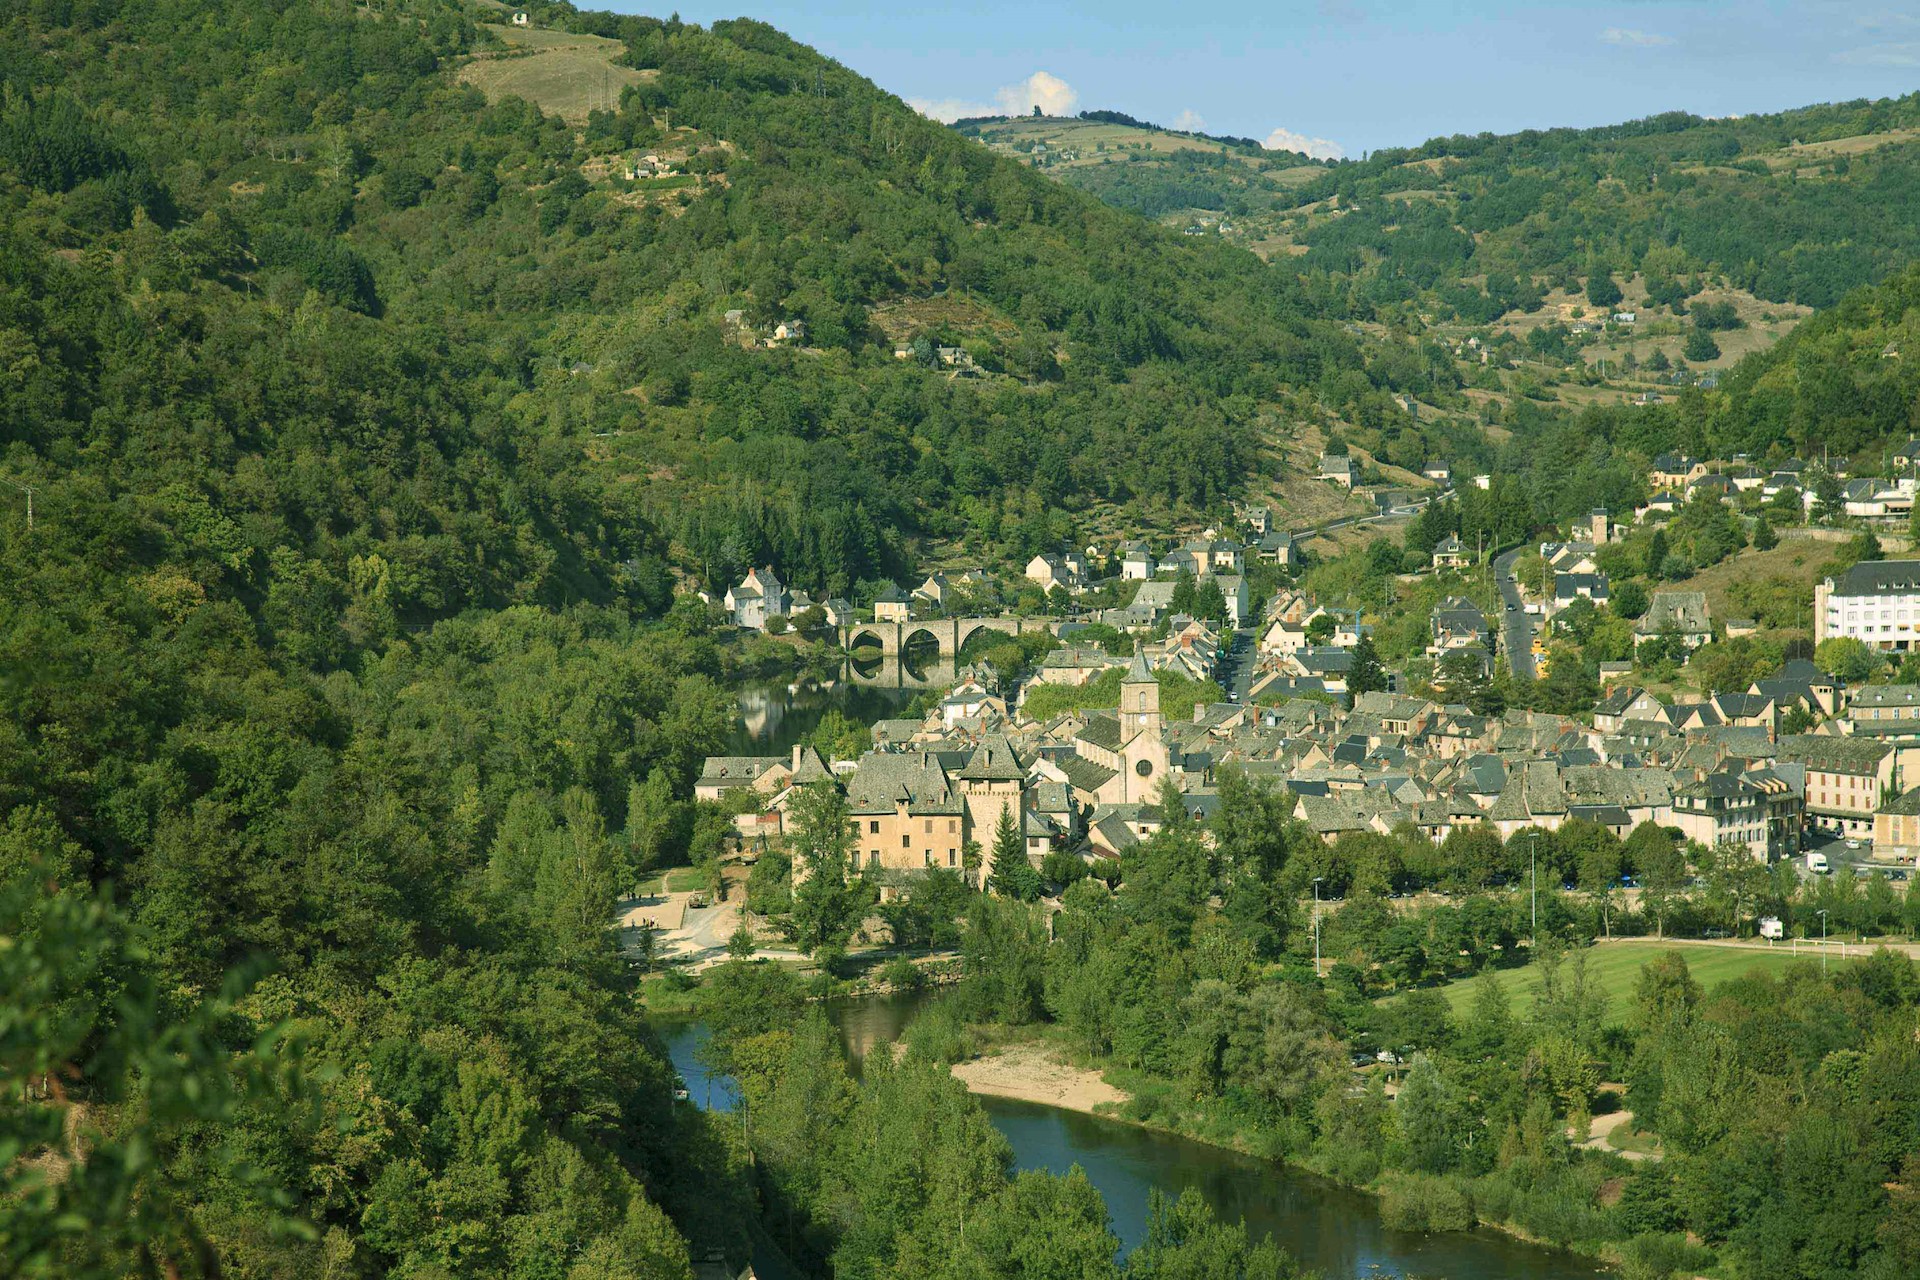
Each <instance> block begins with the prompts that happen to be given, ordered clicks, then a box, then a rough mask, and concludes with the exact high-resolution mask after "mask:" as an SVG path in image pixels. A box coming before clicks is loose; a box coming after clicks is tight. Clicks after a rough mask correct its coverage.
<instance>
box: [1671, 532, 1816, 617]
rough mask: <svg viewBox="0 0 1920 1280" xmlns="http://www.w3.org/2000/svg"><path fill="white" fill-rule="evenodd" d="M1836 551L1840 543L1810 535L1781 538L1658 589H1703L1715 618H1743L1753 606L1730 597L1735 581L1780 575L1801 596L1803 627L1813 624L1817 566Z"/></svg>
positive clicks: (1763, 579) (1759, 580)
mask: <svg viewBox="0 0 1920 1280" xmlns="http://www.w3.org/2000/svg"><path fill="white" fill-rule="evenodd" d="M1840 551H1841V547H1840V545H1839V544H1836V543H1832V542H1821V541H1816V540H1814V539H1812V538H1782V539H1781V540H1780V543H1779V545H1778V546H1776V547H1774V548H1773V549H1772V550H1770V551H1755V550H1754V549H1753V548H1752V547H1748V548H1747V549H1746V550H1744V551H1742V552H1740V553H1739V554H1737V555H1733V556H1729V557H1728V558H1727V559H1725V560H1722V561H1721V562H1720V563H1719V564H1716V565H1710V566H1708V567H1707V568H1705V569H1702V570H1701V571H1700V572H1699V573H1696V574H1694V575H1693V576H1692V577H1690V578H1685V579H1682V580H1681V581H1679V582H1675V583H1672V584H1671V585H1668V584H1662V585H1661V590H1663V591H1668V590H1672V591H1704V592H1706V593H1707V608H1708V609H1709V610H1711V611H1712V613H1713V616H1714V618H1715V619H1716V620H1720V619H1726V618H1747V617H1752V616H1753V610H1752V609H1751V608H1750V607H1748V606H1746V605H1742V604H1741V603H1740V601H1739V600H1736V599H1735V598H1734V587H1735V585H1736V584H1738V583H1756V584H1765V583H1770V582H1772V581H1773V580H1774V579H1781V580H1783V581H1784V582H1787V583H1789V584H1791V585H1792V587H1793V590H1794V593H1795V597H1796V599H1799V600H1802V601H1803V603H1804V605H1805V608H1804V610H1803V611H1802V612H1801V614H1800V618H1799V625H1800V627H1801V628H1802V629H1805V628H1808V627H1811V626H1812V625H1813V584H1814V583H1815V582H1816V581H1818V580H1819V577H1820V568H1821V566H1822V565H1825V564H1826V563H1828V562H1829V561H1831V560H1832V559H1833V558H1834V557H1835V556H1837V555H1839V554H1840ZM1743 598H1744V597H1743Z"/></svg>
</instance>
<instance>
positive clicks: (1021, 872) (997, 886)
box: [989, 804, 1045, 902]
mask: <svg viewBox="0 0 1920 1280" xmlns="http://www.w3.org/2000/svg"><path fill="white" fill-rule="evenodd" d="M989 887H990V888H991V889H992V890H993V891H994V892H995V893H1002V894H1005V895H1007V896H1008V897H1011V898H1018V899H1020V901H1022V902H1032V901H1033V900H1034V899H1036V898H1038V897H1039V896H1040V893H1041V890H1042V889H1043V888H1044V887H1045V886H1044V885H1042V884H1041V882H1040V873H1039V872H1037V871H1035V870H1034V869H1033V864H1032V863H1031V862H1029V861H1028V860H1027V842H1026V838H1025V837H1024V836H1022V835H1021V833H1020V824H1019V820H1018V819H1016V818H1015V817H1014V816H1013V806H1012V805H1010V804H1003V805H1001V806H1000V821H999V823H998V825H996V826H995V827H994V831H993V877H992V883H991V884H990V886H989Z"/></svg>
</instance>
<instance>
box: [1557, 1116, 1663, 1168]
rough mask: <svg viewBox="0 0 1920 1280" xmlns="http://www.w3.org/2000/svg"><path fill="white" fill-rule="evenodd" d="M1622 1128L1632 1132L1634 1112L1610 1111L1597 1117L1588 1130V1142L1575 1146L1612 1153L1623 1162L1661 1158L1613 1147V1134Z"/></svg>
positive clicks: (1643, 1152) (1656, 1155)
mask: <svg viewBox="0 0 1920 1280" xmlns="http://www.w3.org/2000/svg"><path fill="white" fill-rule="evenodd" d="M1622 1126H1625V1127H1626V1129H1627V1130H1628V1131H1629V1132H1631V1131H1632V1129H1633V1112H1631V1111H1610V1112H1608V1113H1607V1114H1606V1115H1604V1116H1595V1117H1594V1118H1593V1123H1592V1126H1591V1127H1590V1128H1588V1130H1587V1140H1586V1141H1585V1142H1580V1143H1576V1144H1575V1145H1576V1146H1580V1147H1585V1148H1587V1149H1588V1150H1590V1151H1611V1152H1613V1154H1615V1155H1617V1156H1619V1157H1620V1158H1621V1159H1623V1160H1631V1161H1635V1162H1638V1161H1641V1160H1658V1159H1659V1158H1660V1157H1659V1155H1658V1154H1657V1153H1655V1152H1651V1151H1622V1150H1620V1149H1619V1148H1617V1147H1615V1146H1614V1145H1613V1132H1614V1130H1616V1129H1619V1128H1621V1127H1622Z"/></svg>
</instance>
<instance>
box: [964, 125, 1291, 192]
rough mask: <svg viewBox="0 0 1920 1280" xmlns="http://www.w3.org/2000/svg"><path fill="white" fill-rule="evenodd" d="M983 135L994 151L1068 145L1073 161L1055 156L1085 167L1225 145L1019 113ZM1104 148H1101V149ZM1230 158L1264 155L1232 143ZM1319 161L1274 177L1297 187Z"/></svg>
mask: <svg viewBox="0 0 1920 1280" xmlns="http://www.w3.org/2000/svg"><path fill="white" fill-rule="evenodd" d="M980 140H981V141H982V142H984V143H986V144H987V146H989V147H991V148H993V149H994V150H996V151H1012V150H1014V149H1015V148H1017V147H1021V146H1025V145H1026V144H1028V143H1033V142H1044V143H1046V144H1047V146H1048V148H1049V149H1051V150H1054V151H1059V150H1069V151H1074V152H1077V153H1078V154H1077V156H1076V158H1075V159H1073V160H1067V161H1056V162H1055V163H1056V164H1058V165H1059V166H1060V167H1062V168H1083V167H1085V166H1087V165H1094V164H1100V163H1103V162H1104V161H1105V159H1106V158H1107V157H1108V156H1117V157H1122V158H1124V157H1125V156H1128V155H1142V154H1147V153H1153V154H1157V155H1172V154H1173V153H1174V152H1176V151H1212V152H1217V151H1219V150H1220V149H1221V144H1220V143H1219V142H1216V141H1214V140H1213V139H1210V138H1205V137H1199V136H1195V135H1188V134H1181V133H1170V132H1167V131H1165V130H1160V129H1140V128H1136V127H1134V126H1132V125H1124V124H1111V123H1108V122H1106V121H1100V120H1068V119H1061V118H1058V117H1053V116H1038V117H1031V116H1021V117H1017V118H1014V119H1011V120H1008V121H1007V122H1006V123H1004V124H991V125H982V126H981V128H980ZM1101 147H1105V148H1106V150H1104V151H1101V150H1099V148H1101ZM1227 155H1228V156H1229V158H1231V159H1234V160H1237V161H1239V162H1240V163H1242V164H1244V165H1247V166H1249V167H1252V166H1255V165H1258V164H1259V163H1261V161H1262V159H1263V158H1262V157H1260V156H1257V155H1252V154H1249V153H1247V152H1245V151H1240V150H1237V149H1234V148H1228V149H1227ZM1325 172H1326V170H1325V169H1323V168H1321V167H1320V166H1318V165H1310V164H1309V165H1298V166H1294V167H1291V168H1287V169H1280V170H1275V171H1272V172H1270V173H1269V174H1268V176H1269V177H1270V178H1273V179H1274V180H1276V181H1279V182H1283V183H1285V184H1286V185H1289V186H1294V185H1298V184H1300V183H1303V182H1309V181H1311V180H1312V179H1314V178H1315V177H1317V176H1319V175H1321V174H1323V173H1325Z"/></svg>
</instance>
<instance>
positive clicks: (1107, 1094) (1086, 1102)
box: [953, 1044, 1127, 1115]
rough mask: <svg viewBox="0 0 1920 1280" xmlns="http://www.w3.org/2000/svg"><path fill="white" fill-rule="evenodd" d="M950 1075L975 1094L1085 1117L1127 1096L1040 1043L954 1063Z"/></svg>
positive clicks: (1121, 1101)
mask: <svg viewBox="0 0 1920 1280" xmlns="http://www.w3.org/2000/svg"><path fill="white" fill-rule="evenodd" d="M953 1074H954V1078H955V1079H957V1080H959V1081H960V1082H961V1083H962V1084H964V1085H966V1086H967V1088H968V1090H969V1091H971V1092H973V1093H980V1094H986V1095H989V1096H991V1097H995V1098H1012V1099H1014V1100H1016V1101H1019V1102H1038V1103H1041V1104H1043V1105H1045V1106H1049V1107H1060V1108H1062V1109H1063V1110H1067V1111H1083V1112H1086V1113H1087V1114H1088V1115H1093V1114H1096V1112H1097V1110H1098V1109H1099V1108H1101V1107H1102V1106H1105V1105H1107V1104H1111V1105H1112V1106H1118V1105H1119V1104H1120V1103H1123V1102H1125V1101H1126V1100H1127V1094H1126V1093H1125V1092H1124V1091H1122V1090H1120V1089H1116V1088H1114V1087H1113V1086H1112V1085H1110V1084H1108V1083H1107V1082H1106V1081H1105V1080H1104V1079H1103V1078H1101V1075H1100V1073H1099V1072H1098V1071H1088V1070H1085V1069H1083V1068H1080V1067H1074V1066H1069V1065H1068V1064H1066V1063H1064V1062H1061V1061H1059V1060H1058V1059H1056V1058H1055V1057H1054V1056H1053V1055H1052V1054H1051V1053H1050V1052H1048V1050H1047V1049H1046V1048H1045V1046H1042V1045H1035V1044H1017V1045H1012V1046H1009V1047H1008V1048H1006V1049H1003V1050H1001V1051H999V1052H997V1053H994V1054H991V1055H989V1056H987V1057H984V1058H975V1059H973V1060H972V1061H971V1062H956V1063H955V1064H954V1066H953Z"/></svg>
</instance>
